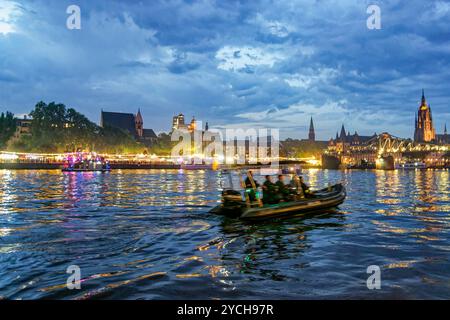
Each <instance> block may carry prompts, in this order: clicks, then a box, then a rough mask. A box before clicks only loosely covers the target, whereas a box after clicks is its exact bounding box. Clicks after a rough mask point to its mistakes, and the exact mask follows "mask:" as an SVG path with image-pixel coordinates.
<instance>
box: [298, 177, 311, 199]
mask: <svg viewBox="0 0 450 320" xmlns="http://www.w3.org/2000/svg"><path fill="white" fill-rule="evenodd" d="M300 186H301V187H302V190H303V193H304V195H305V197H307V198H310V197H311V196H312V194H311V190H310V189H309V186H308V185H307V184H306V183H305V181H304V180H303V177H300Z"/></svg>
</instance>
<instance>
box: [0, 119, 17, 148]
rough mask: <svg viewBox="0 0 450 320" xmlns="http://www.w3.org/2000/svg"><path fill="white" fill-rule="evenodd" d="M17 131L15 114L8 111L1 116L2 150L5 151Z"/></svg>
mask: <svg viewBox="0 0 450 320" xmlns="http://www.w3.org/2000/svg"><path fill="white" fill-rule="evenodd" d="M15 131H16V120H15V118H14V114H13V113H11V112H9V111H7V112H6V114H5V113H4V112H2V113H1V115H0V148H1V149H4V148H5V147H6V145H7V143H8V141H9V139H11V137H12V136H13V135H14V132H15Z"/></svg>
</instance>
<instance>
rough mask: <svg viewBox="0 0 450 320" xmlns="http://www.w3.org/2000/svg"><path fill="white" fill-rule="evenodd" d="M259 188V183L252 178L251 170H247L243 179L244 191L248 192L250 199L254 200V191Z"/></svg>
mask: <svg viewBox="0 0 450 320" xmlns="http://www.w3.org/2000/svg"><path fill="white" fill-rule="evenodd" d="M258 188H259V183H258V182H257V181H256V180H255V179H253V172H252V171H248V172H247V178H246V179H245V191H246V192H247V193H248V197H249V200H250V201H252V202H253V201H256V191H257V190H258Z"/></svg>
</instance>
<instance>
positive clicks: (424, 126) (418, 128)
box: [414, 90, 436, 142]
mask: <svg viewBox="0 0 450 320" xmlns="http://www.w3.org/2000/svg"><path fill="white" fill-rule="evenodd" d="M435 140H436V131H435V130H434V126H433V117H432V114H431V107H430V106H429V105H428V104H427V101H426V99H425V92H424V91H423V90H422V101H421V103H420V106H419V111H418V113H417V115H416V123H415V130H414V141H415V142H434V141H435Z"/></svg>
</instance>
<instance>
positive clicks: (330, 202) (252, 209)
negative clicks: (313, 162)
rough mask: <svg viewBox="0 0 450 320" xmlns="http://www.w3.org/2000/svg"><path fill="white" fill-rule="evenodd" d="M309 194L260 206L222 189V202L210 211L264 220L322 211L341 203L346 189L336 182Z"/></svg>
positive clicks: (235, 216) (240, 217)
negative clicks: (305, 196) (308, 195)
mask: <svg viewBox="0 0 450 320" xmlns="http://www.w3.org/2000/svg"><path fill="white" fill-rule="evenodd" d="M311 194H312V195H311V196H310V197H308V198H301V199H298V200H295V201H290V202H280V203H278V204H266V205H263V206H260V204H259V203H257V202H255V203H251V204H248V203H246V202H245V201H243V200H242V196H241V194H240V193H239V192H238V191H235V190H224V191H223V192H222V203H221V204H220V205H218V206H217V207H215V208H213V209H212V210H211V211H210V212H211V213H215V214H220V215H225V216H229V217H234V218H239V219H242V220H265V219H273V218H282V217H286V216H291V215H299V214H309V213H314V212H322V211H324V210H327V209H331V208H335V207H337V206H338V205H340V204H342V203H343V202H344V200H345V197H346V190H345V187H344V186H343V185H342V184H336V185H334V186H330V187H328V188H325V189H322V190H318V191H314V192H312V193H311Z"/></svg>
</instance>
